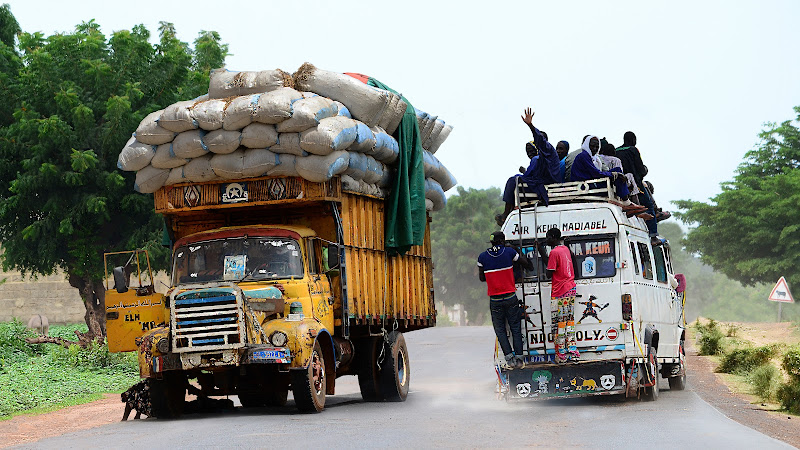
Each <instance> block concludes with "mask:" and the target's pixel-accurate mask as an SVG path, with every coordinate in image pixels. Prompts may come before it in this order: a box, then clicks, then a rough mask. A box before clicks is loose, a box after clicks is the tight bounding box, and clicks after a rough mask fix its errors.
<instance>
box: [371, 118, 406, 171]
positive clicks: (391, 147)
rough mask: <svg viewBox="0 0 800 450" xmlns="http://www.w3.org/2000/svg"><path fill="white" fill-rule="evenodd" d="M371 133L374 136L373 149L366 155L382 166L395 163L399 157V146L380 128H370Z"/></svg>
mask: <svg viewBox="0 0 800 450" xmlns="http://www.w3.org/2000/svg"><path fill="white" fill-rule="evenodd" d="M372 132H373V133H374V134H375V147H374V148H373V149H372V150H370V151H368V152H366V154H367V155H370V156H372V157H373V158H375V159H377V160H378V161H380V162H382V163H384V164H392V163H393V162H395V161H397V157H398V156H399V155H400V145H399V144H398V143H397V141H396V140H394V138H393V137H391V136H390V135H389V134H387V133H386V131H384V130H383V129H382V128H380V127H372Z"/></svg>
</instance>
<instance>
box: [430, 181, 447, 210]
mask: <svg viewBox="0 0 800 450" xmlns="http://www.w3.org/2000/svg"><path fill="white" fill-rule="evenodd" d="M425 198H427V199H429V200H430V201H432V202H433V211H439V210H440V209H442V208H444V207H445V206H447V197H445V196H444V190H442V187H441V186H440V185H439V183H437V182H436V180H433V179H431V178H426V179H425Z"/></svg>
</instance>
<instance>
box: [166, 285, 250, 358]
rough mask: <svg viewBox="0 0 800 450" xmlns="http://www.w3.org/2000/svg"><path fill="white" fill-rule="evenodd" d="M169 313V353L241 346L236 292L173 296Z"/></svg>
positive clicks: (192, 292)
mask: <svg viewBox="0 0 800 450" xmlns="http://www.w3.org/2000/svg"><path fill="white" fill-rule="evenodd" d="M171 310H172V313H171V319H172V339H173V342H172V344H173V345H172V348H173V351H176V352H189V351H205V350H217V349H231V348H239V347H243V346H244V321H243V317H242V301H241V296H240V295H237V293H236V291H233V292H231V290H230V289H199V290H190V291H185V292H182V293H180V294H179V295H177V296H175V298H174V300H173V302H172V308H171Z"/></svg>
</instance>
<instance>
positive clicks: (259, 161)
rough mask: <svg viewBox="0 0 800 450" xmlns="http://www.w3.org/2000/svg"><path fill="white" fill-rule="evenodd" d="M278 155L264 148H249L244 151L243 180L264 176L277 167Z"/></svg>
mask: <svg viewBox="0 0 800 450" xmlns="http://www.w3.org/2000/svg"><path fill="white" fill-rule="evenodd" d="M279 162H280V159H279V157H278V155H276V154H275V153H272V152H271V151H269V150H267V149H264V148H249V149H247V150H245V151H244V168H243V169H242V176H243V177H245V178H252V177H260V176H262V175H266V173H267V172H269V171H270V170H272V169H273V168H274V167H275V166H277V165H278V163H279Z"/></svg>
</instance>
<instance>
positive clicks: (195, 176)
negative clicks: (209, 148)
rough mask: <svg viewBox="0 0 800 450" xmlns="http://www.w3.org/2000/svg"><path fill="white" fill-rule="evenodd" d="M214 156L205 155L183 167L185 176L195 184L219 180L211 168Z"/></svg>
mask: <svg viewBox="0 0 800 450" xmlns="http://www.w3.org/2000/svg"><path fill="white" fill-rule="evenodd" d="M211 157H212V155H210V154H209V155H204V156H201V157H199V158H194V159H193V160H191V161H189V162H188V163H186V164H185V165H184V166H183V176H185V177H186V178H187V179H188V180H189V181H192V182H194V183H204V182H206V181H212V180H215V179H217V175H216V174H215V173H214V170H213V169H212V168H211Z"/></svg>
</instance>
